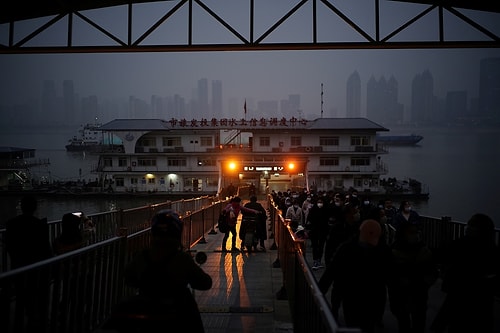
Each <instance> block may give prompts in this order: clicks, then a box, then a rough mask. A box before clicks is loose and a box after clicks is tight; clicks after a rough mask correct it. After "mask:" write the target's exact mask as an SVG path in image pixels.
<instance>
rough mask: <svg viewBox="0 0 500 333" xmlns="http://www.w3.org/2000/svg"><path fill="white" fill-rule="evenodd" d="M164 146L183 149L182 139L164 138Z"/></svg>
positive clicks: (176, 137)
mask: <svg viewBox="0 0 500 333" xmlns="http://www.w3.org/2000/svg"><path fill="white" fill-rule="evenodd" d="M162 144H163V146H167V147H181V146H182V143H181V137H180V136H175V137H173V136H164V137H163V138H162Z"/></svg>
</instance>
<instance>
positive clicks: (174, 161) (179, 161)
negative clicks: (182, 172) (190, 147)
mask: <svg viewBox="0 0 500 333" xmlns="http://www.w3.org/2000/svg"><path fill="white" fill-rule="evenodd" d="M167 165H168V166H186V165H187V163H186V159H185V158H176V157H171V158H169V159H168V160H167Z"/></svg>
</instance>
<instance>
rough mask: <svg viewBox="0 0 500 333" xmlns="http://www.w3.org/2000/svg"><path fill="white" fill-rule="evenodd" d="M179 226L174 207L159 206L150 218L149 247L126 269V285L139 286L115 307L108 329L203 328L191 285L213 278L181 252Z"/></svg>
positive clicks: (200, 285) (203, 286)
mask: <svg viewBox="0 0 500 333" xmlns="http://www.w3.org/2000/svg"><path fill="white" fill-rule="evenodd" d="M182 229H183V225H182V221H181V220H180V219H179V217H178V215H177V214H176V213H175V212H174V211H172V210H168V209H166V210H161V211H159V212H158V213H157V214H156V215H155V216H154V217H153V219H152V223H151V245H150V247H149V248H147V249H145V250H143V251H142V252H140V253H139V254H138V255H136V256H135V257H134V258H133V259H132V260H131V261H130V262H129V263H128V264H127V265H126V267H125V273H124V276H125V283H126V284H127V285H128V286H130V287H133V288H137V289H138V295H137V296H136V297H133V298H132V299H130V300H129V301H127V302H123V303H121V304H119V305H118V306H117V307H116V309H115V311H114V313H113V316H112V320H111V321H110V322H109V323H108V324H107V325H105V328H106V329H109V328H114V329H118V330H119V331H120V332H166V331H168V332H204V327H203V322H202V320H201V315H200V313H199V309H198V305H197V303H196V300H195V298H194V297H193V294H192V292H191V290H190V287H191V288H193V289H197V290H208V289H210V288H211V287H212V278H211V277H210V275H208V274H207V273H205V272H204V271H203V269H202V268H201V267H200V266H199V265H198V264H197V263H196V262H195V261H194V259H193V258H192V256H191V254H190V253H188V252H186V251H184V249H183V247H182V244H181V236H182ZM131 319H132V320H131ZM133 319H136V320H135V321H134V320H133ZM137 319H139V320H137Z"/></svg>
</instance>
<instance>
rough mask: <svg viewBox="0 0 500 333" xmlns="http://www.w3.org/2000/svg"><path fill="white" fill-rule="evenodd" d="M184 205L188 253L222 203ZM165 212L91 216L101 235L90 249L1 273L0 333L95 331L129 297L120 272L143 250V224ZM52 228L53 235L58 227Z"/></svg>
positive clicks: (148, 209) (143, 209)
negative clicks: (156, 214) (118, 304)
mask: <svg viewBox="0 0 500 333" xmlns="http://www.w3.org/2000/svg"><path fill="white" fill-rule="evenodd" d="M179 204H180V203H179ZM184 204H186V205H184V206H182V208H181V207H178V210H179V211H181V212H182V211H183V212H184V215H181V219H182V220H183V224H184V229H183V234H182V244H183V245H184V248H185V249H186V250H187V251H189V250H190V249H191V248H192V247H193V246H194V245H195V244H197V243H198V242H203V241H204V235H205V233H207V232H210V231H213V229H214V227H215V225H216V223H217V218H218V216H219V214H220V212H221V210H222V209H223V207H224V206H225V205H226V204H227V202H226V201H217V202H210V205H208V206H206V207H204V206H203V205H199V204H194V203H193V202H191V201H187V202H186V201H185V202H184ZM174 206H175V204H174ZM166 207H168V208H172V203H167V204H165V205H163V204H162V205H152V206H147V207H141V208H137V209H131V210H127V211H120V212H109V213H105V214H97V215H95V216H93V217H95V218H96V220H95V221H96V222H97V223H96V224H97V225H98V229H101V230H105V231H103V232H102V233H98V235H97V236H96V238H95V243H92V244H89V245H87V246H86V247H84V248H80V249H78V250H75V251H71V252H68V253H66V254H63V255H58V256H55V257H53V258H50V259H47V260H44V261H40V262H38V263H35V264H32V265H28V266H25V267H21V268H17V269H13V270H9V271H6V272H4V273H1V274H0V331H1V332H4V333H11V332H12V333H14V332H15V333H18V332H28V331H30V332H31V331H33V330H35V331H36V332H51V333H56V332H64V333H67V332H82V333H83V332H92V331H94V330H96V329H97V328H99V327H100V325H102V324H103V323H104V322H105V320H106V319H107V318H108V317H109V315H110V313H111V310H112V309H113V306H114V305H116V304H117V303H118V302H119V301H120V300H121V299H123V297H125V296H130V295H132V293H133V292H134V290H132V289H131V288H127V287H126V286H125V285H124V282H123V276H122V273H123V269H124V267H125V264H126V263H127V262H128V261H129V260H130V259H131V257H132V256H133V255H134V254H136V253H137V252H139V251H141V250H142V249H144V248H146V247H147V246H149V240H150V232H149V230H150V225H149V218H150V216H152V215H153V214H154V213H155V212H156V211H158V210H160V209H163V208H166ZM186 207H188V208H186ZM191 209H192V210H191ZM134 222H135V223H134ZM52 225H53V226H52V227H51V230H52V231H51V232H52V233H53V234H56V232H57V230H58V228H59V227H60V223H52ZM110 230H113V233H112V234H109V233H108V232H109V231H110ZM131 230H134V231H133V232H131Z"/></svg>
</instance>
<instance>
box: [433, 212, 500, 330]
mask: <svg viewBox="0 0 500 333" xmlns="http://www.w3.org/2000/svg"><path fill="white" fill-rule="evenodd" d="M494 237H495V224H494V223H493V220H492V219H491V218H490V217H489V216H488V215H485V214H480V213H479V214H474V215H473V216H472V217H471V218H470V219H469V221H468V222H467V228H466V231H465V236H463V237H461V238H459V239H457V240H455V241H453V242H452V243H451V244H450V245H449V247H448V249H447V251H446V254H445V256H444V260H443V272H442V279H443V282H442V285H441V288H442V290H443V291H444V292H445V293H446V297H445V300H444V302H443V304H442V306H441V308H440V310H439V311H438V314H437V315H436V318H435V319H434V321H433V323H432V325H431V330H432V331H433V332H448V333H457V332H481V333H493V332H494V331H495V327H494V304H495V292H496V291H497V290H498V289H497V288H498V286H499V282H500V281H499V280H500V279H499V274H500V267H499V265H500V254H499V248H498V246H497V245H496V244H495V238H494ZM446 329H447V331H446ZM497 329H498V328H497ZM497 332H498V331H497Z"/></svg>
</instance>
